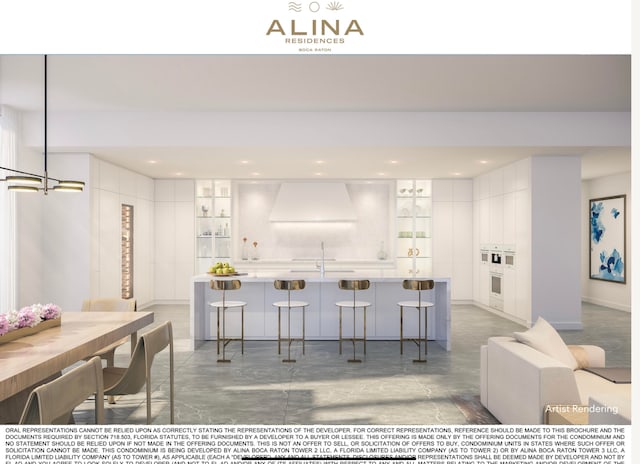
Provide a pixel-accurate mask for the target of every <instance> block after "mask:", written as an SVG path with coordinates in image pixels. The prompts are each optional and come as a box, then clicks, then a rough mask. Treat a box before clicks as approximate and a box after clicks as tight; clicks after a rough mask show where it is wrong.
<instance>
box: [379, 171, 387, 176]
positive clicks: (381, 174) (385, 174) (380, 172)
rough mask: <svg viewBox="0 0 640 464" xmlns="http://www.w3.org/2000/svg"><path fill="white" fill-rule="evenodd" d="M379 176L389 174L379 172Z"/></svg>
mask: <svg viewBox="0 0 640 464" xmlns="http://www.w3.org/2000/svg"><path fill="white" fill-rule="evenodd" d="M378 175H379V176H386V175H387V173H386V172H379V173H378Z"/></svg>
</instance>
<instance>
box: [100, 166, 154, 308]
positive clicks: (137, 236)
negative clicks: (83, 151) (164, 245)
mask: <svg viewBox="0 0 640 464" xmlns="http://www.w3.org/2000/svg"><path fill="white" fill-rule="evenodd" d="M91 180H92V183H91V185H90V192H91V211H92V214H91V225H90V236H91V263H90V270H91V271H90V274H91V292H90V294H91V297H92V298H98V297H112V296H120V294H121V286H120V285H121V282H120V279H121V222H120V220H121V216H120V215H121V205H122V204H129V205H133V214H134V219H133V231H134V236H133V249H134V260H133V269H134V277H133V285H134V290H133V296H134V298H135V299H136V300H137V302H138V307H144V306H145V305H148V304H150V303H152V301H153V298H154V295H153V285H154V279H153V275H154V268H153V265H154V262H153V258H154V248H153V243H154V220H153V218H154V207H153V199H154V184H153V180H152V179H151V178H149V177H146V176H143V175H140V174H137V173H134V172H132V171H129V170H127V169H124V168H121V167H119V166H115V165H113V164H111V163H107V162H104V161H102V160H99V159H97V158H92V163H91Z"/></svg>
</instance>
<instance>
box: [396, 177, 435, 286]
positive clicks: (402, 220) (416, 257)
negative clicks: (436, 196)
mask: <svg viewBox="0 0 640 464" xmlns="http://www.w3.org/2000/svg"><path fill="white" fill-rule="evenodd" d="M396 227H397V239H396V253H397V255H396V262H397V268H398V273H399V274H400V275H407V276H415V277H422V276H424V277H431V275H432V252H431V181H430V180H415V179H410V180H398V181H397V183H396Z"/></svg>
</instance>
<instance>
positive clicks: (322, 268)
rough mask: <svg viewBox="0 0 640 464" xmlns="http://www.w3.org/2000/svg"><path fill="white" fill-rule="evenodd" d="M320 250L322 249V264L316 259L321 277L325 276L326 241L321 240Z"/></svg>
mask: <svg viewBox="0 0 640 464" xmlns="http://www.w3.org/2000/svg"><path fill="white" fill-rule="evenodd" d="M320 250H322V257H321V260H320V264H318V262H317V261H316V267H317V268H318V269H320V277H324V242H320Z"/></svg>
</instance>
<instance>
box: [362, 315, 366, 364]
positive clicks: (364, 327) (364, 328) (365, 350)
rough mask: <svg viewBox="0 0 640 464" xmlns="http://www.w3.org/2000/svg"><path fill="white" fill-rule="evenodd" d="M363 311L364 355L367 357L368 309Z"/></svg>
mask: <svg viewBox="0 0 640 464" xmlns="http://www.w3.org/2000/svg"><path fill="white" fill-rule="evenodd" d="M362 311H364V331H363V335H362V337H363V339H364V340H363V345H364V355H365V356H366V355H367V307H366V306H365V307H363V308H362Z"/></svg>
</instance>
